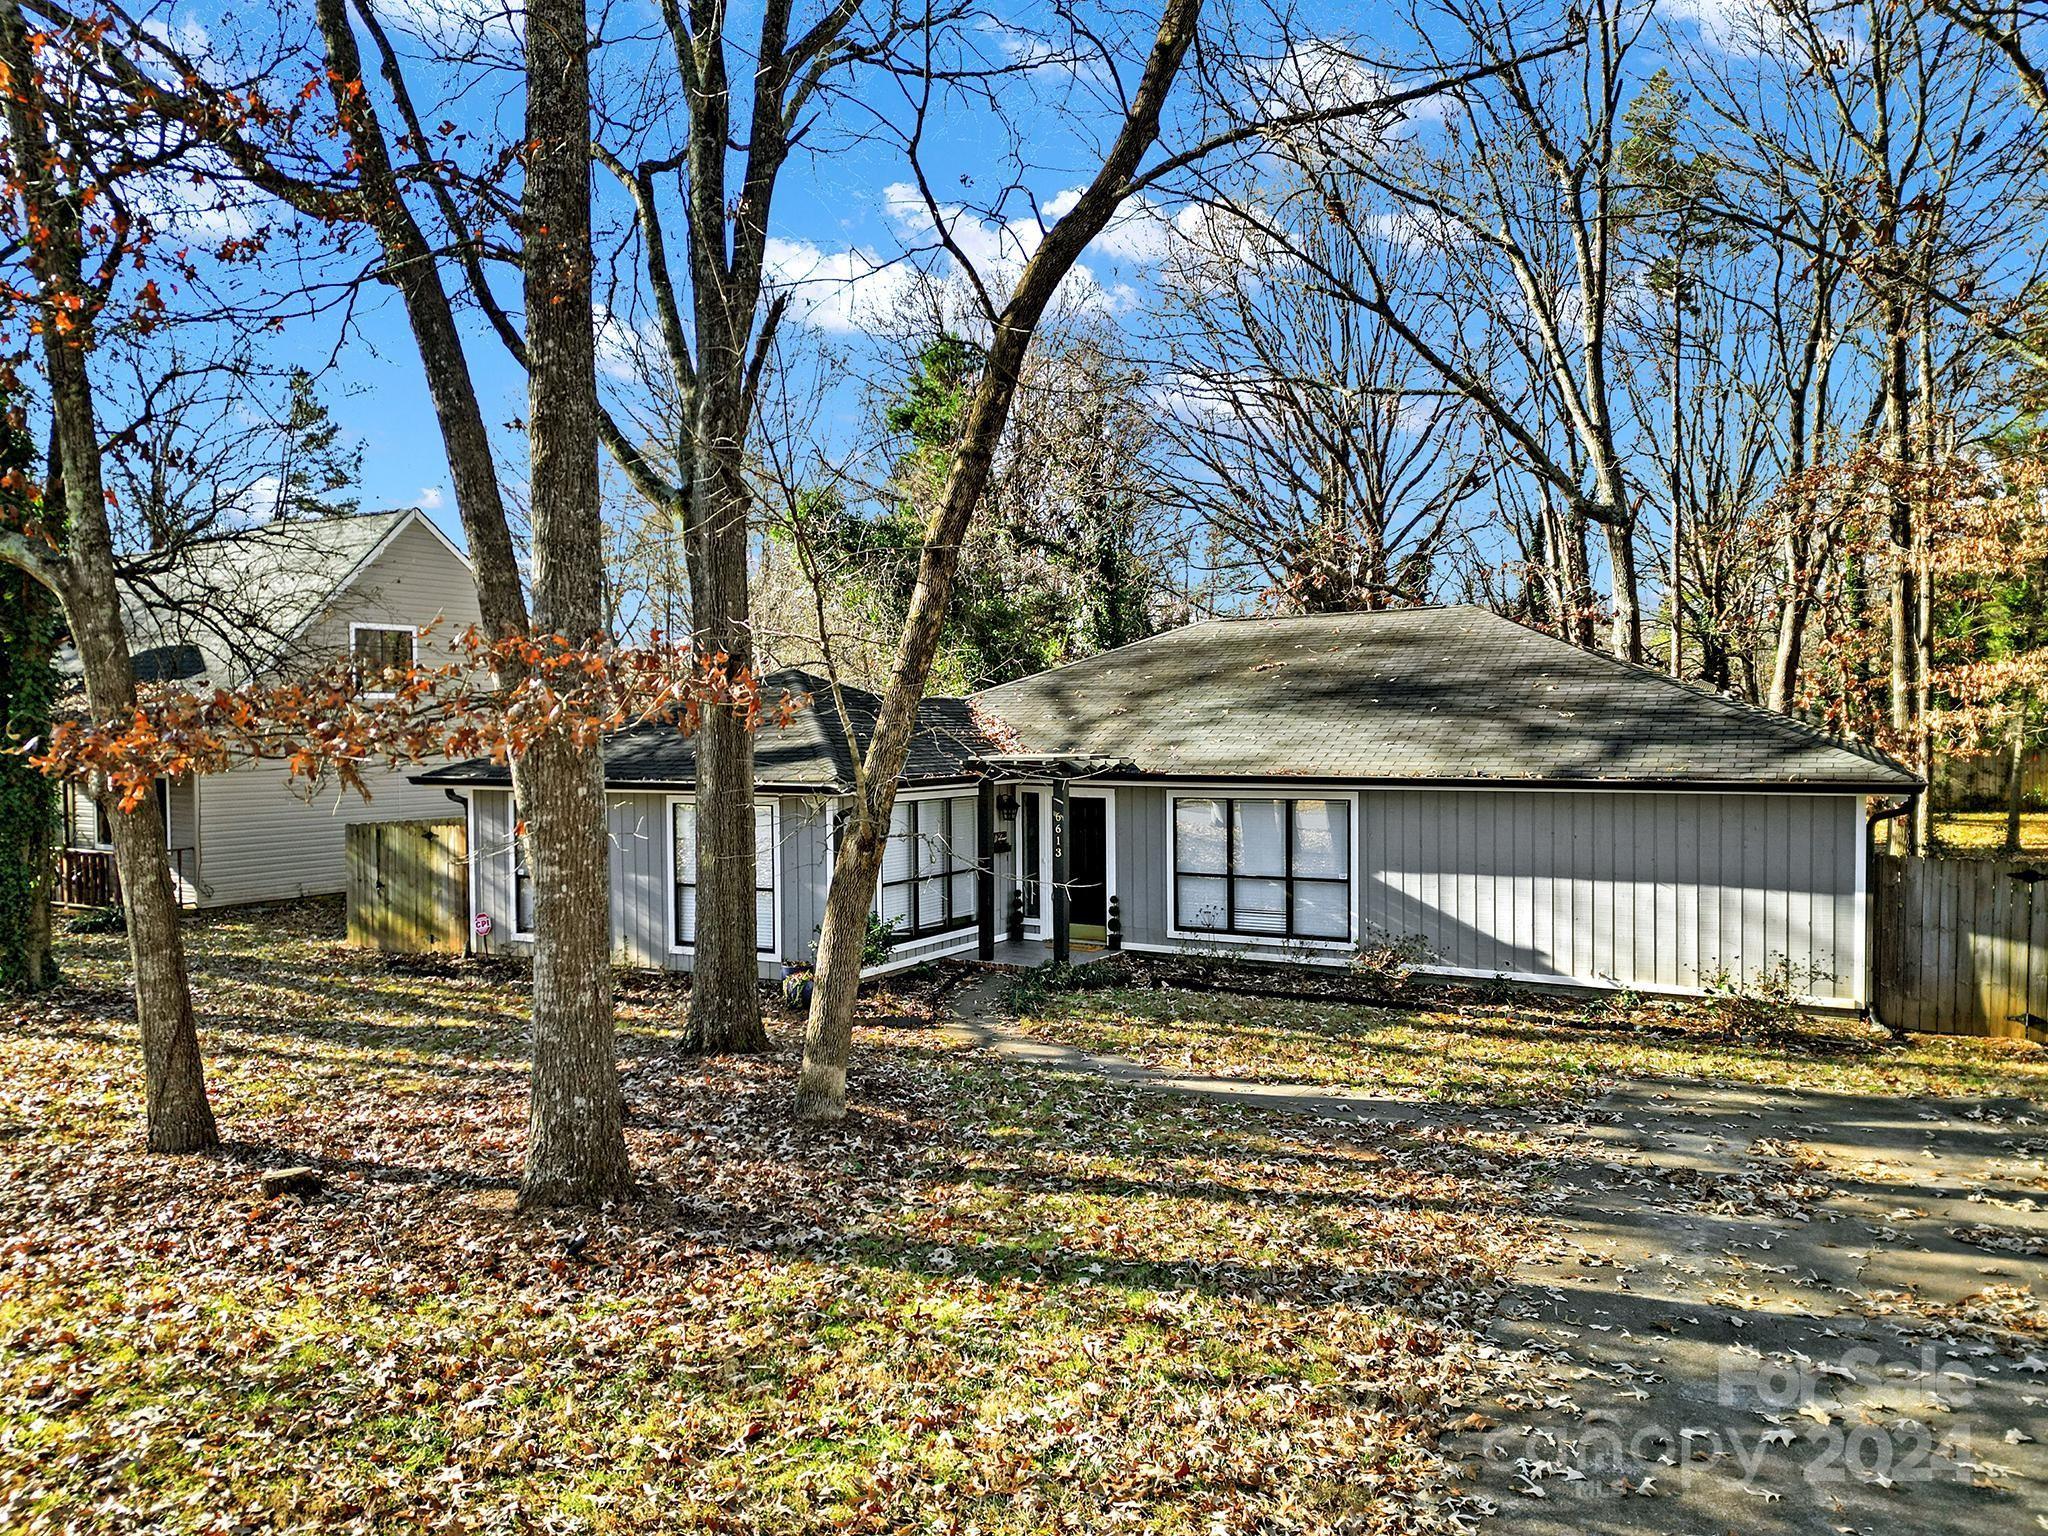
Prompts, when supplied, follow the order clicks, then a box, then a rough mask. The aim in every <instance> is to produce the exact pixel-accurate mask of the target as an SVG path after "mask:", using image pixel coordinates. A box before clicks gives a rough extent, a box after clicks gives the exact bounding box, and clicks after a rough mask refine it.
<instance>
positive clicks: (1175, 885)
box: [1166, 784, 1361, 954]
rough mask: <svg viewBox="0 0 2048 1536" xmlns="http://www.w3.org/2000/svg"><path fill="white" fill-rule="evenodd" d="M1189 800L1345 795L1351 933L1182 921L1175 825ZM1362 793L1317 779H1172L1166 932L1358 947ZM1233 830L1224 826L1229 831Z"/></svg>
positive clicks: (1286, 946)
mask: <svg viewBox="0 0 2048 1536" xmlns="http://www.w3.org/2000/svg"><path fill="white" fill-rule="evenodd" d="M1183 800H1342V801H1344V802H1345V803H1346V804H1348V805H1349V806H1350V807H1351V853H1350V863H1349V865H1348V866H1347V867H1348V870H1349V873H1348V874H1347V876H1346V878H1345V884H1346V886H1347V887H1348V889H1347V891H1346V893H1345V894H1346V905H1347V906H1348V907H1349V909H1350V918H1351V936H1350V937H1349V938H1346V939H1312V938H1296V937H1294V936H1292V935H1290V934H1272V935H1266V936H1261V935H1258V934H1247V933H1229V932H1225V931H1224V930H1222V929H1220V928H1183V927H1182V926H1181V923H1180V879H1179V874H1180V871H1179V870H1178V869H1177V868H1175V865H1174V826H1175V823H1176V821H1177V819H1178V816H1179V804H1180V802H1181V801H1183ZM1359 811H1360V805H1359V797H1358V794H1357V792H1356V791H1355V790H1336V789H1318V788H1316V787H1315V786H1314V785H1312V784H1300V785H1295V784H1288V785H1284V786H1283V785H1263V784H1172V785H1168V786H1167V789H1166V901H1167V907H1166V911H1167V919H1166V936H1167V937H1168V938H1170V939H1179V940H1182V941H1184V942H1186V943H1191V944H1205V945H1211V946H1219V945H1220V946H1228V947H1230V948H1233V949H1235V948H1240V947H1241V948H1246V949H1278V950H1288V951H1292V952H1294V953H1297V954H1299V953H1302V952H1305V951H1321V952H1324V953H1333V954H1334V953H1348V952H1349V951H1351V950H1354V949H1356V948H1358V945H1359V924H1358V891H1359V877H1358V869H1359V864H1358V854H1359V834H1360V830H1361V825H1360V818H1359ZM1229 835H1230V832H1229V829H1228V828H1227V827H1226V828H1225V829H1224V836H1226V837H1228V836H1229Z"/></svg>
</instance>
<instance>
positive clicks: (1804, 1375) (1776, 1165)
mask: <svg viewBox="0 0 2048 1536" xmlns="http://www.w3.org/2000/svg"><path fill="white" fill-rule="evenodd" d="M1555 1192H1556V1194H1557V1195H1558V1197H1559V1204H1558V1207H1557V1217H1558V1220H1559V1222H1560V1223H1561V1224H1562V1226H1563V1228H1564V1230H1565V1232H1566V1234H1567V1236H1568V1239H1569V1241H1570V1244H1571V1246H1572V1248H1574V1249H1576V1253H1575V1254H1574V1255H1573V1256H1571V1257H1569V1258H1566V1259H1564V1260H1562V1261H1560V1262H1554V1263H1546V1264H1543V1265H1541V1266H1540V1267H1532V1268H1531V1269H1530V1270H1528V1271H1527V1272H1526V1273H1525V1274H1524V1276H1523V1277H1522V1278H1523V1281H1524V1289H1523V1290H1522V1292H1521V1294H1520V1295H1519V1296H1518V1297H1517V1298H1516V1299H1515V1300H1514V1301H1513V1302H1512V1303H1511V1304H1510V1306H1509V1307H1508V1309H1507V1314H1506V1315H1504V1316H1503V1317H1502V1318H1501V1319H1500V1320H1499V1322H1498V1323H1497V1324H1496V1336H1497V1342H1499V1343H1501V1344H1502V1345H1504V1346H1508V1347H1512V1348H1519V1349H1523V1350H1527V1351H1529V1352H1530V1357H1531V1359H1530V1364H1531V1367H1532V1371H1533V1373H1534V1375H1535V1377H1536V1378H1537V1379H1536V1381H1535V1382H1534V1383H1533V1384H1532V1385H1531V1387H1530V1389H1529V1390H1528V1391H1526V1392H1523V1393H1519V1394H1516V1396H1515V1398H1514V1400H1513V1401H1511V1402H1508V1403H1505V1404H1503V1405H1502V1406H1501V1410H1500V1412H1499V1413H1498V1415H1497V1418H1498V1423H1497V1424H1496V1425H1493V1426H1491V1427H1487V1428H1484V1429H1482V1430H1475V1432H1474V1433H1472V1434H1469V1435H1466V1436H1462V1437H1460V1438H1461V1446H1460V1448H1461V1449H1463V1450H1465V1451H1466V1452H1467V1453H1469V1454H1470V1456H1471V1457H1472V1463H1473V1466H1474V1477H1475V1484H1474V1485H1475V1487H1477V1488H1478V1489H1479V1490H1480V1491H1481V1492H1482V1493H1483V1494H1484V1495H1485V1496H1486V1498H1487V1499H1488V1500H1489V1501H1490V1502H1491V1503H1492V1505H1493V1506H1494V1509H1495V1511H1496V1513H1495V1515H1494V1517H1493V1518H1492V1519H1490V1520H1488V1521H1487V1523H1486V1529H1487V1530H1489V1531H1495V1530H1498V1531H1501V1532H1529V1533H1543V1536H1552V1533H1555V1536H1566V1533H1571V1536H1579V1533H1597V1532H1617V1533H1618V1532H1631V1533H1636V1532H1640V1533H1649V1532H1656V1533H1660V1536H1661V1533H1679V1532H1702V1533H1716V1536H1718V1533H1722V1532H1729V1531H1741V1532H1751V1531H1773V1532H1776V1531H1786V1532H1792V1531H1798V1532H1809V1531H1810V1532H1816V1533H1828V1536H1841V1533H1858V1532H1860V1533H1875V1532H1887V1533H1907V1532H1911V1533H1934V1532H1944V1533H1946V1532H1954V1533H1963V1532H1972V1533H1974V1532H1982V1533H1985V1536H1992V1533H1999V1536H2014V1533H2017V1532H2021V1531H2033V1530H2048V1444H2044V1442H2048V1306H2044V1303H2048V1116H2044V1115H2043V1114H2042V1112H2041V1111H2040V1110H2039V1109H2038V1108H2037V1107H2034V1106H2029V1105H2026V1104H2021V1103H2014V1102H2010V1101H2007V1102H2003V1103H1970V1102H1964V1101H1955V1100H1912V1099H1903V1100H1892V1099H1870V1098H1859V1097H1849V1096H1842V1095H1830V1094H1815V1093H1793V1092H1786V1091H1779V1090H1755V1089H1745V1090H1739V1091H1738V1090H1727V1089H1715V1088H1702V1087H1696V1086H1679V1085H1673V1086H1672V1087H1670V1088H1657V1087H1654V1086H1643V1085H1637V1086H1634V1087H1631V1088H1629V1089H1627V1090H1625V1091H1623V1092H1620V1093H1618V1094H1615V1095H1613V1096H1611V1097H1609V1098H1608V1099H1607V1100H1606V1101H1605V1102H1603V1103H1602V1104H1601V1105H1600V1106H1599V1108H1598V1110H1597V1111H1596V1113H1595V1114H1594V1116H1593V1117H1592V1120H1591V1122H1590V1123H1589V1124H1588V1125H1587V1126H1586V1127H1584V1128H1583V1129H1582V1130H1580V1131H1579V1132H1577V1133H1576V1134H1575V1135H1574V1136H1573V1137H1572V1138H1570V1139H1569V1140H1568V1141H1567V1142H1566V1144H1565V1156H1564V1157H1563V1158H1562V1159H1561V1161H1560V1164H1559V1168H1558V1175H1557V1184H1556V1189H1555Z"/></svg>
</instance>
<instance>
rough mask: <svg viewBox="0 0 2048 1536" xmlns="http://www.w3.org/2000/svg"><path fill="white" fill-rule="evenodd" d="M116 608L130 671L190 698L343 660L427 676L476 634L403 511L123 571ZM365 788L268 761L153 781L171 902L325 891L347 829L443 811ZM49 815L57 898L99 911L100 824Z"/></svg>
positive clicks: (337, 870) (420, 792)
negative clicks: (54, 834) (172, 876)
mask: <svg viewBox="0 0 2048 1536" xmlns="http://www.w3.org/2000/svg"><path fill="white" fill-rule="evenodd" d="M123 596H124V599H125V605H124V606H125V610H126V611H125V614H124V617H125V619H126V622H127V624H128V634H129V643H130V645H131V647H132V648H133V650H134V653H135V662H136V669H137V672H138V674H139V675H140V676H141V677H143V678H144V679H145V680H159V681H172V682H179V683H184V684H187V685H188V686H194V687H205V686H214V685H220V686H227V687H233V686H235V685H236V684H238V683H240V682H244V681H246V680H248V679H249V678H251V677H257V676H277V675H286V674H289V672H290V671H292V670H293V669H299V668H307V667H314V666H321V665H327V664H331V663H332V662H333V661H334V660H335V659H336V658H338V657H341V656H350V655H352V656H355V657H358V658H360V659H361V661H362V663H363V665H364V666H365V667H368V668H374V669H381V668H383V667H386V666H389V665H393V664H402V663H404V662H407V661H409V660H412V659H414V658H415V657H417V659H418V660H420V661H421V662H423V663H425V664H428V665H433V664H437V663H440V662H443V661H448V660H452V659H453V658H454V656H455V654H456V650H457V643H456V642H457V641H458V638H459V637H460V636H461V635H462V634H463V632H464V631H466V630H467V629H469V628H470V627H471V626H472V625H474V624H476V623H478V622H479V613H478V609H477V595H476V576H475V573H474V572H473V571H472V570H471V569H470V565H469V561H468V560H467V559H466V558H465V557H464V556H463V553H462V551H461V550H459V549H457V548H456V547H455V545H454V544H453V543H451V542H450V541H449V539H448V537H447V536H446V535H445V534H443V533H442V532H441V531H440V529H438V528H437V527H435V526H434V524H433V522H432V521H431V520H430V519H429V518H427V517H426V516H425V515H424V514H423V513H420V512H418V511H412V510H407V511H396V512H371V513H363V514H360V515H357V516H353V517H338V518H323V519H317V520H306V521H293V522H273V523H265V524H261V525H259V526H257V527H253V528H250V529H247V530H244V531H242V532H239V533H236V534H233V535H230V536H228V537H224V538H220V539H213V540H208V541H205V542H204V543H202V544H199V545H196V546H194V547H193V548H192V549H190V550H187V551H184V552H182V553H181V554H180V555H179V557H178V558H176V559H175V560H173V561H168V562H166V563H165V564H164V565H163V567H162V568H160V569H151V568H150V567H149V566H148V565H147V564H146V563H138V569H137V571H136V573H135V574H134V575H133V576H131V577H130V579H129V580H128V581H127V582H126V583H125V584H124V590H123ZM437 621H438V622H437ZM422 629H426V630H427V631H428V632H427V633H426V634H425V635H424V636H422V635H421V634H420V631H421V630H422ZM367 777H368V780H369V783H370V789H371V798H370V799H369V800H364V799H363V798H362V797H361V796H360V795H358V794H357V793H355V792H354V791H353V790H340V789H337V787H336V786H334V785H333V784H331V783H330V784H327V785H325V786H323V787H322V788H321V789H320V790H319V791H318V792H317V793H314V792H312V791H310V790H309V789H308V787H307V785H306V784H305V782H304V781H303V780H300V781H297V782H294V781H293V780H292V779H291V777H290V775H289V774H288V773H287V772H286V770H285V767H284V765H283V764H281V763H276V764H272V763H261V764H251V765H248V766H244V767H239V768H236V769H234V770H233V771H231V772H227V773H221V774H213V775H207V776H204V777H196V778H186V779H180V780H177V781H174V782H167V783H163V784H160V785H159V786H158V805H159V807H160V808H161V809H162V811H163V813H164V816H165V821H166V825H167V828H168V830H169V834H170V845H171V863H172V866H173V869H174V871H175V873H176V875H177V883H178V895H179V898H180V900H181V901H183V902H184V903H185V904H186V905H188V906H196V907H221V906H233V905H236V904H239V903H243V902H255V901H275V900H284V899H290V898H294V897H300V896H316V895H324V894H328V893H331V892H337V891H340V890H342V889H343V888H344V886H345V885H346V883H347V879H346V866H345V856H344V843H345V839H346V830H345V829H346V828H347V826H348V824H349V823H351V822H356V821H399V820H405V819H408V818H413V817H439V816H446V815H448V814H450V813H451V812H452V811H455V810H456V808H455V807H452V806H451V805H450V804H449V800H448V797H447V795H446V794H445V793H444V792H443V791H442V790H441V789H439V788H435V787H430V786H425V785H420V784H415V783H412V782H410V781H409V780H408V778H407V776H406V774H405V773H403V772H391V771H386V770H381V769H380V770H373V771H372V772H371V773H369V774H368V775H367ZM64 814H65V843H66V847H65V849H64V851H63V853H62V854H61V855H60V879H59V899H66V898H69V899H71V900H75V901H83V902H95V901H106V900H111V899H112V897H113V892H114V886H113V884H112V854H111V852H110V843H109V839H108V827H107V815H108V813H107V812H106V811H105V810H104V809H102V808H101V807H100V806H98V805H97V804H96V803H95V802H94V801H93V799H92V798H91V796H89V795H86V794H83V793H81V792H79V791H77V790H67V791H66V793H65V797H64Z"/></svg>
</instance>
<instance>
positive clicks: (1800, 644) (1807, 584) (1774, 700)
mask: <svg viewBox="0 0 2048 1536" xmlns="http://www.w3.org/2000/svg"><path fill="white" fill-rule="evenodd" d="M1813 558H1814V557H1813V535H1812V534H1810V533H1804V532H1800V531H1797V530H1795V531H1793V532H1791V533H1788V534H1787V535H1786V536H1785V602H1784V606H1783V607H1781V608H1780V609H1779V610H1778V654H1777V655H1776V657H1775V658H1773V661H1772V665H1771V694H1770V703H1771V708H1773V709H1775V710H1778V711H1780V712H1781V713H1782V712H1785V711H1788V710H1790V709H1791V707H1792V703H1793V700H1794V699H1795V698H1797V697H1798V692H1799V669H1800V667H1801V666H1802V665H1803V664H1804V660H1805V655H1806V621H1807V618H1808V616H1809V615H1810V614H1811V613H1812V611H1813V582H1814V572H1813V571H1812V570H1811V569H1810V567H1811V565H1812V562H1813Z"/></svg>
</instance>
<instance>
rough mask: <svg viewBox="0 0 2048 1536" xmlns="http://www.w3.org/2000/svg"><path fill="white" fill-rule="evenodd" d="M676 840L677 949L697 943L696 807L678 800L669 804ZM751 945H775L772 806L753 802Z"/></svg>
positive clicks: (768, 949) (673, 932) (673, 937)
mask: <svg viewBox="0 0 2048 1536" xmlns="http://www.w3.org/2000/svg"><path fill="white" fill-rule="evenodd" d="M669 815H670V818H671V822H670V831H671V835H672V836H673V838H674V841H675V854H674V857H675V882H676V884H675V902H674V910H673V912H672V913H671V917H670V928H669V934H670V942H671V943H672V944H673V945H674V946H675V947H676V948H677V949H690V948H693V947H694V946H695V945H696V943H697V807H696V806H695V805H693V804H691V803H689V802H687V801H679V802H677V803H676V804H674V805H672V806H670V807H669ZM754 947H755V948H756V949H757V950H759V951H760V952H761V953H762V954H764V955H765V954H771V953H773V952H774V949H775V807H774V806H773V805H772V804H771V805H762V804H758V803H757V804H756V805H755V806H754Z"/></svg>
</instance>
